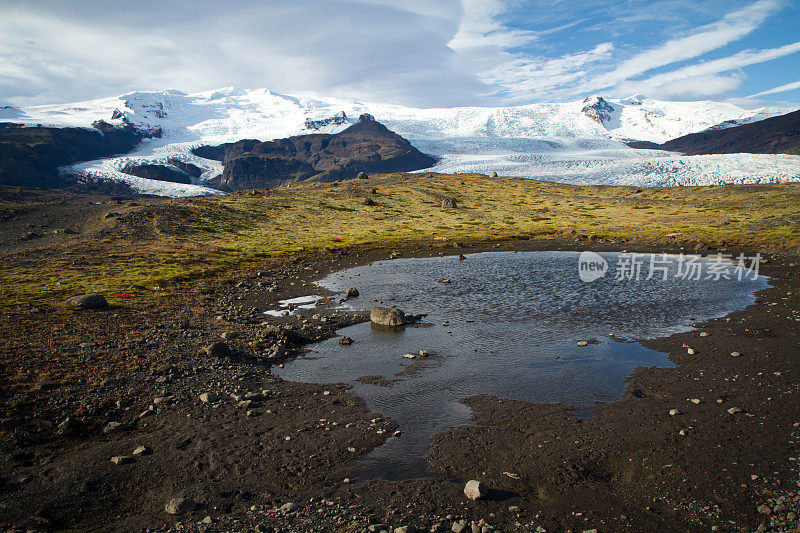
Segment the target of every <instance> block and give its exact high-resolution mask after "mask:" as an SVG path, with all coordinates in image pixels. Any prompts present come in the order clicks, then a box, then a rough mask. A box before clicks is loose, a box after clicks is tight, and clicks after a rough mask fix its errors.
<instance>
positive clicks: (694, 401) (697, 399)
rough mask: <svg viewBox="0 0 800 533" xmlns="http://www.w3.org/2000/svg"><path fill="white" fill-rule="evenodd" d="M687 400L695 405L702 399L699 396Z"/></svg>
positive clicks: (701, 401)
mask: <svg viewBox="0 0 800 533" xmlns="http://www.w3.org/2000/svg"><path fill="white" fill-rule="evenodd" d="M689 401H690V402H692V403H693V404H695V405H700V404H701V403H703V400H701V399H700V398H692V399H691V400H689Z"/></svg>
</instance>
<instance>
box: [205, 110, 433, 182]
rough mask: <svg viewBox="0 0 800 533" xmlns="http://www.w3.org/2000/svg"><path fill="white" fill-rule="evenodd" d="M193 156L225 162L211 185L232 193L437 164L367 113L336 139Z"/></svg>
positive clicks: (308, 138)
mask: <svg viewBox="0 0 800 533" xmlns="http://www.w3.org/2000/svg"><path fill="white" fill-rule="evenodd" d="M193 153H194V154H195V155H198V156H200V157H205V158H208V159H215V160H218V161H222V162H223V164H224V171H223V173H222V175H221V176H219V177H218V178H216V179H215V180H214V181H213V182H212V183H211V184H212V185H213V186H216V187H218V188H220V189H223V190H228V191H237V190H244V189H264V188H272V187H277V186H279V185H282V184H285V183H290V182H295V181H306V180H311V181H328V182H330V181H339V180H343V179H352V178H355V177H357V176H358V174H359V173H360V172H404V171H410V170H418V169H421V168H426V167H429V166H431V165H433V164H434V163H435V159H434V158H433V157H431V156H428V155H425V154H423V153H422V152H420V151H419V150H417V149H416V148H414V147H413V146H412V145H411V143H409V142H408V141H407V140H406V139H404V138H403V137H401V136H399V135H397V134H396V133H394V132H392V131H390V130H389V129H387V128H386V126H384V125H383V124H380V123H379V122H377V121H375V119H374V118H372V116H371V115H367V114H364V115H361V117H359V121H358V122H357V123H356V124H354V125H352V126H350V127H349V128H347V129H346V130H344V131H343V132H341V133H337V134H333V135H330V134H312V135H300V136H297V137H289V138H287V139H277V140H274V141H267V142H261V141H257V140H253V139H248V140H242V141H239V142H235V143H228V144H223V145H220V146H215V147H214V146H203V147H199V148H196V149H194V150H193Z"/></svg>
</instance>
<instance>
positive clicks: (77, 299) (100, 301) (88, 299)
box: [67, 294, 108, 309]
mask: <svg viewBox="0 0 800 533" xmlns="http://www.w3.org/2000/svg"><path fill="white" fill-rule="evenodd" d="M67 303H68V304H69V305H71V306H72V307H75V308H77V309H106V308H107V307H108V301H107V300H106V299H105V297H104V296H102V295H100V294H82V295H80V296H73V297H72V298H70V299H69V300H67Z"/></svg>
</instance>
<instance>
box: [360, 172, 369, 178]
mask: <svg viewBox="0 0 800 533" xmlns="http://www.w3.org/2000/svg"><path fill="white" fill-rule="evenodd" d="M358 179H360V180H366V179H369V174H367V173H366V172H359V173H358Z"/></svg>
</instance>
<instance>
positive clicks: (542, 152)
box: [0, 88, 800, 196]
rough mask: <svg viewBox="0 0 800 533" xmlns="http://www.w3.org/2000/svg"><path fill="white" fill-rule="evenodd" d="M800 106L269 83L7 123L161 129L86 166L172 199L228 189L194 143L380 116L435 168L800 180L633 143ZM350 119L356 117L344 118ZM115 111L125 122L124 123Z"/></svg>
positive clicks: (754, 160) (593, 177)
mask: <svg viewBox="0 0 800 533" xmlns="http://www.w3.org/2000/svg"><path fill="white" fill-rule="evenodd" d="M789 111H792V109H783V108H761V109H756V110H746V109H743V108H740V107H737V106H735V105H732V104H728V103H718V102H664V101H660V100H653V99H650V98H647V97H644V96H641V95H636V96H633V97H630V98H625V99H621V100H617V99H610V98H600V97H592V98H587V99H586V101H576V102H566V103H541V104H531V105H524V106H515V107H494V108H490V107H456V108H433V109H420V108H412V107H404V106H397V105H385V104H375V103H365V102H361V101H358V100H350V99H343V98H331V97H318V96H309V95H295V96H289V95H281V94H277V93H272V92H270V91H269V90H267V89H255V90H241V89H235V88H224V89H219V90H214V91H206V92H201V93H194V94H186V93H182V92H180V91H175V90H167V91H160V92H132V93H128V94H125V95H122V96H120V97H117V98H105V99H100V100H94V101H88V102H79V103H74V104H64V105H45V106H30V107H23V108H13V109H6V110H4V115H0V119H3V120H12V121H14V122H22V123H25V124H44V125H52V126H79V127H81V126H82V127H89V126H90V125H91V123H92V122H94V121H95V120H98V119H103V120H106V121H107V122H110V123H112V124H122V122H123V121H128V122H130V123H132V124H134V125H136V126H137V127H140V128H143V129H156V128H160V129H161V131H162V132H163V135H162V136H161V137H160V138H153V139H147V140H145V141H144V142H142V144H141V145H140V146H139V147H138V148H137V149H136V150H135V151H134V152H133V153H131V154H127V155H125V156H121V157H115V158H110V159H103V160H98V161H90V162H85V163H81V164H79V165H76V166H75V167H73V168H72V169H71V171H74V172H85V173H89V174H93V175H97V176H102V177H106V178H112V179H121V180H125V181H127V182H128V183H130V184H131V185H132V186H133V187H134V188H136V189H137V190H140V191H141V192H148V193H151V194H162V195H167V196H190V195H198V194H217V193H218V192H217V191H215V190H213V189H211V188H208V187H205V186H204V182H205V181H206V180H208V179H210V178H211V177H214V176H215V175H217V174H219V173H220V172H221V170H222V169H221V165H220V163H219V162H217V161H210V160H207V159H203V158H199V157H197V156H194V155H193V154H192V153H191V149H192V148H194V147H196V146H199V145H204V144H212V145H213V144H220V143H223V142H234V141H238V140H241V139H259V140H271V139H276V138H281V137H289V136H292V135H297V134H303V133H336V132H338V131H341V130H343V129H345V128H346V127H347V126H349V125H350V124H351V123H352V121H353V120H354V118H355V117H358V116H359V115H361V114H362V113H370V114H372V115H374V116H375V117H376V119H377V120H379V121H380V122H382V123H384V124H385V125H386V126H387V127H388V128H390V129H392V130H393V131H395V132H397V133H399V134H400V135H402V136H403V137H406V138H407V139H409V140H410V141H411V142H412V143H413V144H414V145H415V146H416V147H417V148H419V149H420V150H421V151H423V152H425V153H429V154H433V155H436V156H438V157H440V158H441V160H440V162H439V164H438V165H437V166H436V167H434V168H433V169H431V170H434V171H440V172H481V173H489V172H491V171H497V172H498V173H500V174H501V175H513V176H520V177H528V178H536V179H547V180H554V181H562V182H570V183H619V184H636V185H698V184H710V183H754V182H758V183H763V182H770V181H788V180H800V157H797V156H772V155H749V154H732V155H726V156H691V157H688V156H680V155H676V154H672V153H665V152H660V151H652V150H633V149H630V148H628V147H626V146H625V145H624V144H623V143H622V142H621V141H622V140H645V141H652V142H664V141H666V140H668V139H672V138H675V137H679V136H681V135H685V134H688V133H693V132H697V131H702V130H705V129H708V128H712V127H726V126H732V125H737V124H742V123H746V122H750V121H754V120H760V119H764V118H768V117H770V116H775V115H779V114H783V113H786V112H789ZM343 114H344V115H343ZM112 116H114V117H116V118H113V119H112ZM171 158H178V159H181V160H183V161H186V162H191V163H193V164H195V165H197V166H199V167H200V168H201V169H203V170H204V171H205V172H204V174H203V175H202V176H201V177H200V179H198V180H195V181H196V182H195V183H193V184H192V185H180V184H171V183H166V182H160V181H154V180H146V179H142V178H134V177H132V176H128V175H126V174H123V173H122V172H120V169H122V168H123V167H125V166H126V165H127V164H130V163H144V162H148V163H161V164H165V163H167V162H168V161H169V159H171Z"/></svg>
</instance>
